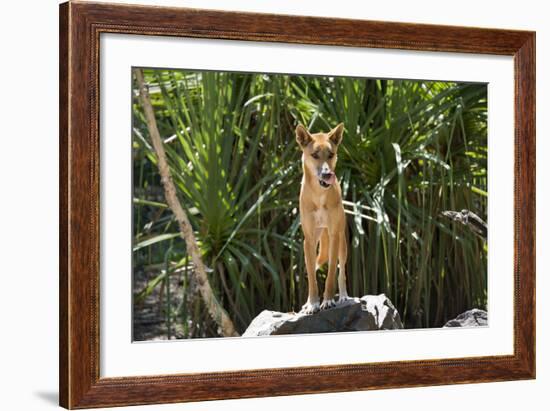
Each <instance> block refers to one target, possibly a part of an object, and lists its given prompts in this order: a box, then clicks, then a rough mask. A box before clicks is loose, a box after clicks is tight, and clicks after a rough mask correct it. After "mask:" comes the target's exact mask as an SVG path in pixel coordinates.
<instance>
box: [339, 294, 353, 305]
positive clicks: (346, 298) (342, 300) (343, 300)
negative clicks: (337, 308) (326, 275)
mask: <svg viewBox="0 0 550 411" xmlns="http://www.w3.org/2000/svg"><path fill="white" fill-rule="evenodd" d="M353 299H354V298H353V297H349V296H347V295H341V296H339V297H338V305H341V304H345V303H346V302H348V301H351V300H353Z"/></svg>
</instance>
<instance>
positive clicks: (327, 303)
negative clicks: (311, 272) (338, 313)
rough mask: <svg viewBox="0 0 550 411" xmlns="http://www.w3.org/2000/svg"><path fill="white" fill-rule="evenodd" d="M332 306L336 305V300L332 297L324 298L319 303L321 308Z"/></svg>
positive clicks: (326, 308) (325, 308)
mask: <svg viewBox="0 0 550 411" xmlns="http://www.w3.org/2000/svg"><path fill="white" fill-rule="evenodd" d="M334 307H336V302H335V301H334V299H333V298H328V299H327V298H325V299H324V300H323V303H322V304H321V310H328V309H331V308H334Z"/></svg>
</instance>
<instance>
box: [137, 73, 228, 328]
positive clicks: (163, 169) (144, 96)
mask: <svg viewBox="0 0 550 411" xmlns="http://www.w3.org/2000/svg"><path fill="white" fill-rule="evenodd" d="M134 72H135V74H136V79H137V82H138V86H139V97H140V100H141V104H142V106H143V111H144V113H145V119H146V120H147V128H148V130H149V135H150V136H151V141H152V143H153V147H154V150H155V153H156V156H157V160H158V161H157V166H158V169H159V173H160V176H161V181H162V185H163V187H164V195H165V197H166V202H167V203H168V206H169V207H170V209H171V210H172V212H173V213H174V216H175V217H176V220H177V222H178V224H179V229H180V234H181V237H182V238H183V240H184V241H185V244H186V246H187V253H188V254H189V255H190V256H191V259H192V260H193V264H194V265H195V270H193V273H194V276H195V278H196V281H197V284H198V288H199V292H200V294H201V297H202V299H203V301H204V303H205V304H206V307H207V309H208V312H209V313H210V315H211V316H212V318H213V319H214V321H215V322H216V324H217V325H218V326H219V329H220V333H221V334H222V335H223V336H224V337H238V336H239V334H238V333H237V331H236V330H235V326H234V324H233V322H232V321H231V318H229V315H228V314H227V312H226V311H225V309H224V308H223V307H222V306H221V304H220V303H219V301H218V300H217V298H216V296H215V295H214V292H213V291H212V287H211V286H210V281H209V280H208V275H207V273H206V266H205V265H204V263H203V261H202V258H201V254H200V252H199V248H198V246H197V241H196V239H195V234H194V233H193V228H192V227H191V223H190V222H189V219H188V217H187V213H186V212H185V210H184V209H183V207H182V206H181V204H180V202H179V200H178V197H177V194H176V187H175V186H174V182H173V181H172V176H171V175H170V168H169V167H168V162H167V161H166V153H165V151H164V146H163V143H162V139H161V137H160V133H159V131H158V127H157V121H156V119H155V113H154V111H153V106H152V105H151V101H150V99H149V92H148V90H147V86H146V85H145V81H144V78H143V71H142V70H141V69H135V71H134Z"/></svg>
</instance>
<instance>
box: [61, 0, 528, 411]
mask: <svg viewBox="0 0 550 411" xmlns="http://www.w3.org/2000/svg"><path fill="white" fill-rule="evenodd" d="M60 105H61V106H60V224H61V227H60V396H59V398H60V405H62V406H63V407H66V408H71V409H72V408H93V407H106V406H123V405H137V404H153V403H172V402H185V401H202V400H210V399H224V398H246V397H259V396H275V395H291V394H304V393H320V392H337V391H354V390H367V389H381V388H399V387H413V386H425V385H441V384H462V383H472V382H489V381H505V380H518V379H531V378H535V33H534V32H528V31H517V30H496V29H486V28H483V29H482V28H471V27H450V26H435V25H419V24H405V23H392V22H380V21H362V20H345V19H331V18H314V17H302V16H286V15H285V16H282V15H269V14H253V13H232V12H221V11H206V10H197V9H185V8H168V7H152V6H133V5H114V4H97V3H87V2H68V3H64V4H62V5H61V6H60Z"/></svg>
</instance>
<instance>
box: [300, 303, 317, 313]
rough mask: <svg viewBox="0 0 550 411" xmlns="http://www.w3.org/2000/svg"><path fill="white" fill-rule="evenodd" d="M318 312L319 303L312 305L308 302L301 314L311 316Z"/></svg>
mask: <svg viewBox="0 0 550 411" xmlns="http://www.w3.org/2000/svg"><path fill="white" fill-rule="evenodd" d="M317 311H319V301H317V302H313V303H311V302H309V300H308V302H307V303H305V304H304V305H303V306H302V309H301V310H300V314H305V315H311V314H315V313H316V312H317Z"/></svg>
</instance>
